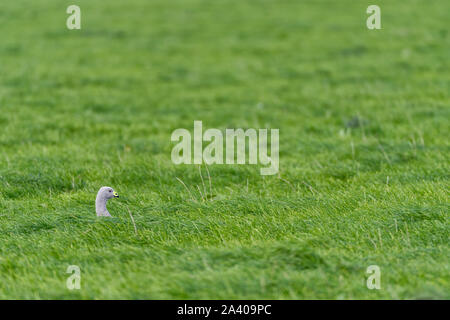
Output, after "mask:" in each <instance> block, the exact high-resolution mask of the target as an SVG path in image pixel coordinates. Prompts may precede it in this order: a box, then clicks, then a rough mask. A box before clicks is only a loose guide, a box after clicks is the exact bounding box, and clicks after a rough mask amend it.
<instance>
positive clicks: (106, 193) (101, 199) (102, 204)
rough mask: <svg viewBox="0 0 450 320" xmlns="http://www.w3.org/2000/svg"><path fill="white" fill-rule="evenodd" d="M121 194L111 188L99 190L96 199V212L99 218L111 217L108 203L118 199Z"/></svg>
mask: <svg viewBox="0 0 450 320" xmlns="http://www.w3.org/2000/svg"><path fill="white" fill-rule="evenodd" d="M118 197H119V194H118V193H117V192H115V191H114V189H113V188H111V187H101V188H100V190H98V193H97V198H96V199H95V211H96V212H97V216H99V217H111V215H110V214H109V212H108V209H106V202H107V201H108V200H109V199H112V198H118Z"/></svg>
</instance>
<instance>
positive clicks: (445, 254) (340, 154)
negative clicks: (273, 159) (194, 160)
mask: <svg viewBox="0 0 450 320" xmlns="http://www.w3.org/2000/svg"><path fill="white" fill-rule="evenodd" d="M372 2H373V1H372ZM372 2H367V1H350V0H344V1H324V0H318V1H313V0H303V1H301V0H276V1H275V0H254V1H250V0H239V1H232V0H216V1H212V0H173V1H168V0H152V1H146V0H127V1H121V0H109V1H99V0H73V1H60V0H39V1H26V0H15V1H2V2H1V3H0V298H3V299H16V298H27V299H28V298H30V299H60V298H61V299H73V298H75V299H78V298H80V299H172V298H176V299H185V298H189V299H219V298H226V299H238V298H243V299H259V298H268V299H327V298H331V299H380V298H393V299H416V298H445V299H448V298H450V267H449V261H450V250H449V230H450V229H449V214H448V213H449V193H448V188H449V155H450V152H449V151H450V149H449V141H448V137H449V133H450V132H449V117H450V106H449V105H450V98H449V92H450V78H449V74H450V64H449V55H450V38H449V37H450V36H449V22H448V14H449V12H450V2H449V1H445V0H439V1H438V0H435V1H418V0H408V1H400V0H396V1H386V0H379V1H376V3H372ZM70 4H78V5H79V6H80V7H81V10H82V29H81V30H71V31H69V30H67V28H66V19H67V17H68V15H67V14H66V8H67V6H68V5H70ZM369 4H378V5H379V6H380V7H381V12H382V30H368V29H367V28H366V18H367V16H368V15H367V14H366V8H367V6H368V5H369ZM194 120H202V121H203V126H204V128H218V129H221V130H224V129H226V128H276V129H279V130H280V172H279V174H277V175H274V176H261V175H260V173H259V169H260V166H259V165H212V166H209V167H208V168H207V167H206V166H205V165H202V166H198V165H174V164H173V163H172V161H171V157H170V156H171V150H172V148H173V146H174V143H172V142H171V141H170V137H171V133H172V132H173V131H174V130H175V129H177V128H187V129H188V130H190V131H192V130H193V122H194ZM178 179H180V180H181V181H182V182H183V183H184V184H185V186H186V187H185V186H184V185H183V184H182V183H181V182H180V181H179V180H178ZM103 185H107V186H111V187H113V188H114V189H115V190H116V191H117V192H118V193H119V194H120V198H119V199H114V200H111V201H110V202H109V204H108V209H109V211H110V212H111V214H112V215H113V216H114V218H112V219H108V218H103V219H99V218H97V217H96V214H95V206H94V201H95V196H96V193H97V190H98V189H99V188H100V187H101V186H103ZM130 215H131V216H132V217H133V218H134V222H135V226H136V231H135V228H134V225H133V221H132V219H131V216H130ZM69 265H78V266H79V267H80V268H81V289H80V290H72V291H71V290H68V289H67V288H66V279H67V277H68V276H70V274H68V273H66V269H67V267H68V266H69ZM369 265H378V266H379V267H380V268H381V289H380V290H369V289H368V288H367V287H366V279H367V277H368V275H367V274H366V268H367V267H368V266H369Z"/></svg>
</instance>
